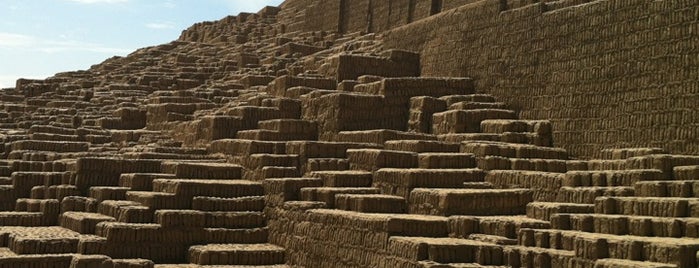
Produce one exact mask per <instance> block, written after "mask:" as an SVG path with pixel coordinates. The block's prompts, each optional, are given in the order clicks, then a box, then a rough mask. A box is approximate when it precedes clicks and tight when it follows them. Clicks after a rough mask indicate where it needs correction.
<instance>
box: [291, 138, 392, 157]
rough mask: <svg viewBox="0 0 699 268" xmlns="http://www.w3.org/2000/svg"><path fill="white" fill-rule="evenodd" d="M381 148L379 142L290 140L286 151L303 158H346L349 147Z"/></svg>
mask: <svg viewBox="0 0 699 268" xmlns="http://www.w3.org/2000/svg"><path fill="white" fill-rule="evenodd" d="M362 148H365V149H370V148H373V149H379V148H381V146H380V145H378V144H371V143H356V142H330V141H290V142H287V143H286V153H287V154H294V155H298V156H299V157H300V158H301V159H312V158H346V157H347V149H362Z"/></svg>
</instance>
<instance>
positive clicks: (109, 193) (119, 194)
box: [90, 186, 130, 202]
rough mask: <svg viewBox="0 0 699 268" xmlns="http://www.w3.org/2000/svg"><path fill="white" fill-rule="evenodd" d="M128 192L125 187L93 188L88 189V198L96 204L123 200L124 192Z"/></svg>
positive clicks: (124, 197)
mask: <svg viewBox="0 0 699 268" xmlns="http://www.w3.org/2000/svg"><path fill="white" fill-rule="evenodd" d="M129 190H130V189H129V188H127V187H108V186H95V187H90V197H92V198H94V199H96V200H97V201H98V202H102V201H104V200H125V199H126V192H127V191H129Z"/></svg>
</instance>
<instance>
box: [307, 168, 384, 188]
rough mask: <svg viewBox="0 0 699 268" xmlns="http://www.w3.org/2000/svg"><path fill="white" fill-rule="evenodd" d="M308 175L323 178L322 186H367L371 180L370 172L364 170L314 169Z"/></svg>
mask: <svg viewBox="0 0 699 268" xmlns="http://www.w3.org/2000/svg"><path fill="white" fill-rule="evenodd" d="M309 176H310V177H314V178H320V179H321V180H323V186H324V187H369V186H371V182H372V173H371V172H366V171H356V170H345V171H336V170H335V171H314V172H311V173H310V174H309Z"/></svg>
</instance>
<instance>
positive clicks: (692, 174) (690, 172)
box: [672, 165, 699, 181]
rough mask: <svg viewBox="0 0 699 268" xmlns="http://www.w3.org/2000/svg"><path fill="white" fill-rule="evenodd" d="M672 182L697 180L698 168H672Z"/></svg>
mask: <svg viewBox="0 0 699 268" xmlns="http://www.w3.org/2000/svg"><path fill="white" fill-rule="evenodd" d="M672 179H673V180H687V181H690V180H699V166H696V165H695V166H676V167H674V168H672Z"/></svg>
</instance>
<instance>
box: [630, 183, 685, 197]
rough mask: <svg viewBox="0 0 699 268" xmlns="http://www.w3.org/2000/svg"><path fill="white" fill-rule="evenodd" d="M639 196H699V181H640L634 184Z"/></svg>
mask: <svg viewBox="0 0 699 268" xmlns="http://www.w3.org/2000/svg"><path fill="white" fill-rule="evenodd" d="M634 190H635V193H636V196H639V197H684V198H692V197H699V181H695V180H689V181H688V180H679V181H639V182H636V183H635V184H634Z"/></svg>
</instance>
